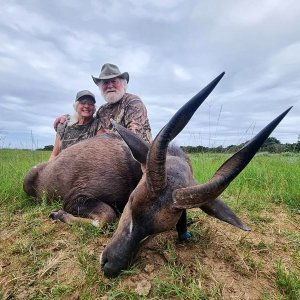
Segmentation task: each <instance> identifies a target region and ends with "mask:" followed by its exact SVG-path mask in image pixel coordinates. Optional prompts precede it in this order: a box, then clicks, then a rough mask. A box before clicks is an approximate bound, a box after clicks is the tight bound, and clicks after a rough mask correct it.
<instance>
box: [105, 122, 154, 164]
mask: <svg viewBox="0 0 300 300" xmlns="http://www.w3.org/2000/svg"><path fill="white" fill-rule="evenodd" d="M110 122H111V123H112V125H113V126H114V128H115V129H116V130H117V131H118V133H119V134H120V136H121V137H122V139H123V140H124V141H125V143H126V144H127V145H128V147H129V148H130V150H131V153H132V155H133V157H134V158H135V159H136V160H137V161H138V162H139V163H140V164H145V163H146V159H147V154H148V151H149V148H150V145H149V144H148V143H146V142H145V141H144V140H143V139H141V138H140V137H139V136H138V135H136V134H134V133H133V132H132V131H130V130H128V129H126V128H125V127H123V126H122V125H120V124H118V123H117V122H116V121H114V120H113V119H110Z"/></svg>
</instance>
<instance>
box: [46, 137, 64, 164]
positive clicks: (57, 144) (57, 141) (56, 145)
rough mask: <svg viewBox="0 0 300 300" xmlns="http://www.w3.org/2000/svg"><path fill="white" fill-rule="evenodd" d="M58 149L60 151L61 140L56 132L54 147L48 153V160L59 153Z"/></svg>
mask: <svg viewBox="0 0 300 300" xmlns="http://www.w3.org/2000/svg"><path fill="white" fill-rule="evenodd" d="M60 151H61V140H60V136H59V134H58V133H57V134H56V137H55V143H54V147H53V150H52V153H51V155H50V158H49V161H50V160H53V159H54V158H55V157H56V156H57V155H58V154H59V153H60Z"/></svg>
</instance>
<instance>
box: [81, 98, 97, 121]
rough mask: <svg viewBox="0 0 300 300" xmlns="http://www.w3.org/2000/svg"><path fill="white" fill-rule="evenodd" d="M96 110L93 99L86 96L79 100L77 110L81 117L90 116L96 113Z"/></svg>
mask: <svg viewBox="0 0 300 300" xmlns="http://www.w3.org/2000/svg"><path fill="white" fill-rule="evenodd" d="M95 110H96V109H95V104H94V102H93V101H92V100H91V99H88V98H86V99H82V100H79V101H78V106H77V109H76V111H77V113H78V114H79V116H80V117H83V118H89V117H91V116H92V115H93V114H94V112H95Z"/></svg>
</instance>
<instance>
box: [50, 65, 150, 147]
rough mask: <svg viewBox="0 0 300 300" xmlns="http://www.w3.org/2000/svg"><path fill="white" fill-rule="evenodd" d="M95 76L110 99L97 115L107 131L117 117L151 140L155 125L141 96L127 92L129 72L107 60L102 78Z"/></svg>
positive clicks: (102, 92) (148, 140) (135, 131)
mask: <svg viewBox="0 0 300 300" xmlns="http://www.w3.org/2000/svg"><path fill="white" fill-rule="evenodd" d="M92 78H93V80H94V82H95V84H96V85H97V86H98V87H99V89H100V92H101V94H102V96H103V97H104V100H105V101H106V102H107V103H106V104H103V105H102V106H100V108H99V109H98V111H97V114H96V118H98V119H100V121H101V123H102V128H103V131H104V132H105V131H110V130H115V129H114V128H113V126H112V124H111V122H110V119H113V120H115V121H116V122H117V123H119V124H121V125H122V126H124V127H126V128H128V129H129V130H131V131H133V132H134V133H136V134H137V135H139V136H140V137H141V138H142V139H144V140H145V141H146V142H148V143H151V142H152V136H151V128H150V124H149V120H148V116H147V110H146V107H145V105H144V104H143V102H142V100H141V99H140V98H139V97H138V96H136V95H133V94H129V93H127V92H126V90H127V84H128V82H129V74H128V73H127V72H124V73H121V72H120V70H119V68H118V67H117V66H116V65H114V64H110V63H106V64H104V65H103V66H102V68H101V72H100V75H99V77H94V76H92ZM62 121H63V119H62V118H58V119H57V120H56V121H55V123H54V126H55V125H56V126H57V124H58V123H59V122H62ZM56 126H55V127H56Z"/></svg>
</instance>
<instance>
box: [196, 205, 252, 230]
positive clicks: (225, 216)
mask: <svg viewBox="0 0 300 300" xmlns="http://www.w3.org/2000/svg"><path fill="white" fill-rule="evenodd" d="M200 209H202V210H203V211H204V212H205V213H206V214H208V215H209V216H211V217H214V218H216V219H219V220H221V221H223V222H226V223H229V224H231V225H233V226H235V227H238V228H240V229H242V230H245V231H250V230H251V229H250V228H249V227H248V226H246V225H245V224H243V223H242V221H241V220H240V219H239V218H238V217H237V216H236V215H235V213H234V212H233V211H232V210H231V209H230V207H229V206H227V205H226V204H225V203H224V202H223V201H222V200H220V199H215V200H213V201H210V202H207V203H205V204H204V205H202V206H200Z"/></svg>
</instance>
